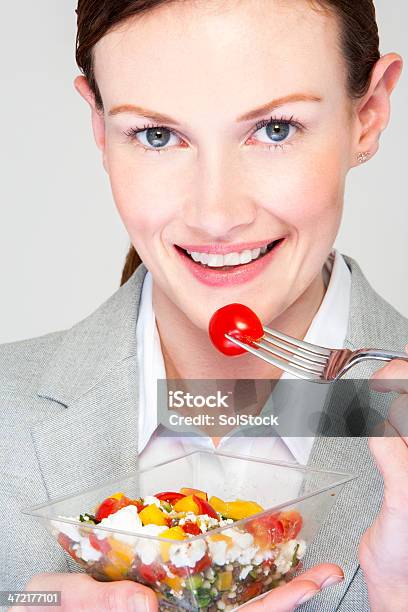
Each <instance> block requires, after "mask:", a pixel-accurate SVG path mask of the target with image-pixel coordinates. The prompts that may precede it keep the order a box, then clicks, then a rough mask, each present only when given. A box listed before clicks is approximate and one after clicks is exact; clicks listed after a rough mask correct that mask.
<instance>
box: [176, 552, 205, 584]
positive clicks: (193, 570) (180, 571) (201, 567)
mask: <svg viewBox="0 0 408 612" xmlns="http://www.w3.org/2000/svg"><path fill="white" fill-rule="evenodd" d="M211 564H212V561H211V558H210V557H209V556H208V555H207V554H206V555H204V557H203V558H202V559H200V560H199V561H197V563H196V564H195V566H194V567H186V566H184V567H176V566H175V565H172V564H169V570H170V571H171V572H172V574H175V575H176V576H180V577H181V578H186V577H188V576H191V575H192V574H198V573H199V572H204V571H205V570H206V569H208V568H209V567H210V565H211Z"/></svg>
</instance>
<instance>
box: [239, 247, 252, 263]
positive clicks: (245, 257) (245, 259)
mask: <svg viewBox="0 0 408 612" xmlns="http://www.w3.org/2000/svg"><path fill="white" fill-rule="evenodd" d="M251 259H252V252H251V251H250V250H249V249H247V250H246V251H243V252H242V253H241V255H240V256H239V263H240V264H246V263H249V262H250V261H251Z"/></svg>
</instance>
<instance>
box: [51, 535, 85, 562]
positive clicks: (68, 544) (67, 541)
mask: <svg viewBox="0 0 408 612" xmlns="http://www.w3.org/2000/svg"><path fill="white" fill-rule="evenodd" d="M57 541H58V543H59V544H60V545H61V546H62V548H63V549H64V550H65V551H66V552H67V553H68V554H69V555H71V557H72V558H73V559H74V561H77V562H78V563H81V560H80V559H78V557H77V556H76V553H75V551H74V550H73V548H72V544H73V540H71V538H69V537H68V536H67V535H66V534H65V533H62V532H60V533H59V534H58V538H57Z"/></svg>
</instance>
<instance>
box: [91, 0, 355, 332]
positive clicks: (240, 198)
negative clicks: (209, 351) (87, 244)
mask: <svg viewBox="0 0 408 612" xmlns="http://www.w3.org/2000/svg"><path fill="white" fill-rule="evenodd" d="M94 57H95V75H96V80H97V83H98V86H99V89H100V92H101V96H102V99H103V104H104V117H103V121H104V139H103V141H101V143H102V145H103V159H104V166H105V168H106V170H107V172H108V173H109V177H110V181H111V186H112V192H113V196H114V200H115V202H116V205H117V208H118V211H119V214H120V216H121V218H122V220H123V223H124V224H125V226H126V229H127V231H128V233H129V236H130V239H131V241H132V243H133V245H134V246H135V248H136V250H137V251H138V253H139V255H140V257H141V258H142V260H143V262H144V263H145V265H146V266H147V268H148V269H149V270H150V271H151V273H152V275H153V278H154V281H155V285H156V287H157V291H158V296H160V295H162V296H163V298H165V299H166V300H170V301H171V302H173V303H174V304H175V305H176V306H177V307H178V308H179V309H180V310H181V311H182V312H183V313H184V314H185V315H186V316H187V317H188V319H190V320H191V321H192V322H193V323H194V324H195V325H197V326H198V327H200V328H201V329H203V330H204V329H207V326H208V321H209V319H210V317H211V315H212V314H213V313H214V311H215V310H216V309H217V308H219V307H221V306H223V305H225V304H227V303H231V302H240V303H244V304H246V305H248V306H249V307H251V308H252V309H253V310H255V312H257V313H258V314H259V316H260V317H261V319H262V320H263V321H265V322H270V321H272V320H273V319H275V318H277V317H278V316H279V315H280V314H281V313H283V312H284V311H285V310H286V309H287V308H288V307H289V306H290V305H291V304H293V303H294V302H295V301H296V300H297V299H298V298H299V297H300V296H301V295H302V294H303V293H304V292H305V291H306V290H307V288H308V287H310V286H311V284H312V283H313V281H314V280H315V279H316V277H317V276H318V275H319V273H320V271H321V269H322V266H323V263H324V261H325V259H326V257H327V255H328V253H329V252H330V250H331V248H332V245H333V242H334V240H335V237H336V234H337V231H338V227H339V223H340V219H341V213H342V203H343V190H344V181H345V176H346V173H347V171H348V170H349V168H350V166H351V165H352V163H353V162H352V161H351V160H352V159H353V154H354V150H353V121H352V113H351V112H350V110H351V102H350V99H349V97H348V95H347V90H346V68H345V63H344V59H343V57H342V55H341V52H340V50H339V46H338V31H337V24H336V21H335V19H334V18H333V17H330V16H328V15H324V14H322V13H317V12H315V11H313V10H312V9H311V8H310V5H309V3H308V2H306V1H293V0H292V1H291V2H284V1H274V0H264V1H260V2H256V3H254V2H252V1H251V0H248V1H246V0H244V1H236V0H235V1H233V2H227V3H225V2H224V3H221V2H215V3H211V4H210V3H208V2H195V3H192V2H191V3H185V2H183V3H170V4H168V5H165V6H163V7H160V8H159V9H158V10H156V11H153V12H151V13H148V14H146V15H145V16H143V17H137V18H136V19H134V20H132V21H131V22H129V21H128V22H126V23H125V24H122V25H121V27H120V29H119V30H116V31H112V32H110V33H109V34H107V35H106V36H105V37H104V38H103V39H101V40H100V41H99V43H98V44H97V45H96V47H95V56H94ZM132 107H134V108H133V109H132ZM257 109H259V110H257ZM255 111H257V112H255ZM154 113H155V114H161V115H166V117H162V118H160V117H159V118H157V119H154V118H152V115H153V114H154ZM101 121H102V119H101ZM138 130H140V131H139V132H138V133H137V131H138ZM101 148H102V147H101ZM271 243H274V247H273V248H272V250H271V251H269V250H268V251H267V252H266V254H265V256H264V257H261V258H260V259H259V260H257V261H253V262H252V263H246V262H248V256H250V257H255V256H256V255H257V254H258V253H259V251H255V252H254V251H253V249H256V248H258V249H259V248H260V247H261V246H265V247H266V245H268V244H269V245H270V244H271ZM179 247H181V248H182V249H187V250H189V251H190V252H193V253H194V254H195V255H194V257H195V259H197V258H198V257H199V256H200V257H202V254H203V253H210V254H213V255H212V257H210V259H208V260H206V259H205V257H204V262H205V261H207V262H208V265H207V266H204V265H203V264H202V263H200V262H195V261H193V259H192V258H190V257H189V256H188V255H186V254H185V252H184V251H183V250H181V249H180V248H179ZM263 250H264V249H263ZM263 250H262V251H261V252H260V253H259V254H260V255H262V253H263ZM245 251H247V252H246V253H244V252H245ZM248 251H249V252H248ZM231 253H235V255H231ZM198 254H200V255H198ZM227 254H229V257H228V258H226V256H227ZM225 258H226V259H225ZM236 264H238V265H236ZM225 265H228V266H233V267H228V268H224V267H219V266H225Z"/></svg>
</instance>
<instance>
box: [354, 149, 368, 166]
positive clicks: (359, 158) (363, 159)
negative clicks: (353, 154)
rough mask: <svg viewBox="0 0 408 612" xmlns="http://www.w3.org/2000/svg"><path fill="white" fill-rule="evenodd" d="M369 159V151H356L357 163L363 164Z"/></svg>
mask: <svg viewBox="0 0 408 612" xmlns="http://www.w3.org/2000/svg"><path fill="white" fill-rule="evenodd" d="M369 159H370V152H369V151H365V152H364V153H357V161H358V163H359V164H364V163H365V162H366V161H368V160H369Z"/></svg>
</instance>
